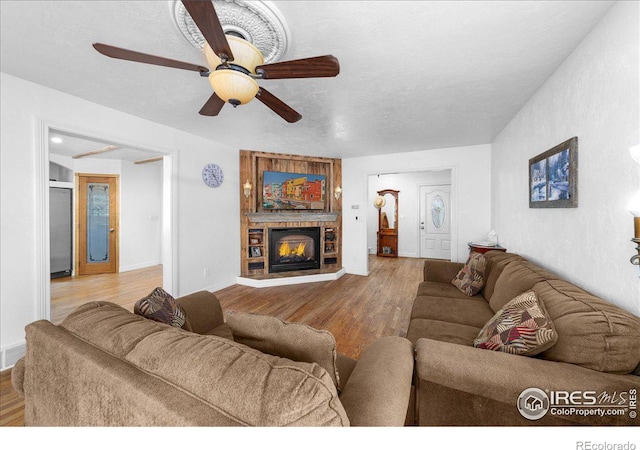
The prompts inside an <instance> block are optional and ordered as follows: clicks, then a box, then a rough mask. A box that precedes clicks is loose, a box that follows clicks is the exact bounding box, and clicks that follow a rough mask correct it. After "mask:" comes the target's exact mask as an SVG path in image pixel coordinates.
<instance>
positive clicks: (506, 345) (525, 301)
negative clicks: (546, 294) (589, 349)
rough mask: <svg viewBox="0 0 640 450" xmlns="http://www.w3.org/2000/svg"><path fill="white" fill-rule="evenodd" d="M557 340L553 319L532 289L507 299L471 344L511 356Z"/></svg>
mask: <svg viewBox="0 0 640 450" xmlns="http://www.w3.org/2000/svg"><path fill="white" fill-rule="evenodd" d="M557 340H558V335H557V334H556V331H555V329H554V328H553V322H552V321H551V320H550V319H549V317H548V316H547V314H546V312H545V310H544V306H543V305H542V303H541V302H540V301H538V298H537V297H536V294H535V293H534V292H533V291H528V292H525V293H524V294H521V295H519V296H517V297H516V298H514V299H513V300H511V301H510V302H508V303H507V304H506V305H504V307H503V308H502V309H500V310H499V311H498V312H497V313H496V315H495V316H493V317H492V318H491V320H489V322H487V324H486V325H485V326H484V327H483V328H482V331H480V333H479V334H478V337H477V338H476V339H475V340H474V341H473V346H474V347H477V348H483V349H486V350H496V351H501V352H505V353H512V354H515V355H525V356H531V355H537V354H538V353H540V352H543V351H545V350H546V349H548V348H550V347H551V346H552V345H553V344H555V343H556V341H557Z"/></svg>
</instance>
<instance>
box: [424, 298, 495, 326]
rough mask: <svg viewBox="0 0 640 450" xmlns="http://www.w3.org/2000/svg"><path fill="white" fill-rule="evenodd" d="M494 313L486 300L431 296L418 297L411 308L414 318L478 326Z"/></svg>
mask: <svg viewBox="0 0 640 450" xmlns="http://www.w3.org/2000/svg"><path fill="white" fill-rule="evenodd" d="M467 298H469V297H467ZM493 314H494V313H493V311H492V310H491V308H490V307H489V303H487V302H486V301H469V300H465V299H457V298H446V297H429V296H419V297H416V299H415V300H414V302H413V309H412V310H411V318H412V319H432V320H440V321H443V322H451V323H459V324H461V325H471V326H472V327H478V328H482V327H483V326H484V325H485V324H486V323H487V321H488V320H489V319H491V317H493Z"/></svg>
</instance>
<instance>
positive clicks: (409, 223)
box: [365, 170, 488, 258]
mask: <svg viewBox="0 0 640 450" xmlns="http://www.w3.org/2000/svg"><path fill="white" fill-rule="evenodd" d="M445 184H451V171H450V170H441V171H437V172H436V171H425V172H406V173H390V174H380V175H369V193H368V194H367V198H368V199H369V202H368V203H367V204H366V205H365V206H366V209H367V247H368V249H369V253H376V251H377V250H376V249H377V233H378V209H377V208H376V207H375V206H373V199H374V198H375V196H376V195H378V194H377V192H378V191H380V190H383V189H395V190H397V191H400V193H399V194H398V205H399V208H398V256H403V257H408V258H419V257H420V232H419V230H420V186H427V185H429V186H434V185H445ZM487 232H488V230H487Z"/></svg>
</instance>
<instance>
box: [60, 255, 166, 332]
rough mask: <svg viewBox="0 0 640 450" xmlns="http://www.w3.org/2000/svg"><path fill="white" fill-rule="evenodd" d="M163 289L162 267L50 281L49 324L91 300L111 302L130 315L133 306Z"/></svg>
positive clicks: (61, 319)
mask: <svg viewBox="0 0 640 450" xmlns="http://www.w3.org/2000/svg"><path fill="white" fill-rule="evenodd" d="M157 286H162V266H161V265H157V266H151V267H147V268H144V269H138V270H132V271H129V272H122V273H105V274H102V275H81V276H78V277H64V278H56V279H53V280H51V322H53V323H54V324H56V325H57V324H59V323H60V322H62V321H63V320H64V318H65V317H67V315H68V314H69V313H70V312H71V311H73V310H74V309H76V308H77V307H78V306H80V305H82V304H84V303H87V302H89V301H93V300H101V301H105V302H113V303H117V304H118V305H120V306H122V307H123V308H127V309H128V310H129V311H132V312H133V305H134V304H135V303H136V301H138V300H139V299H140V298H142V297H144V296H145V295H147V294H149V293H150V292H151V291H152V290H153V289H155V288H156V287H157Z"/></svg>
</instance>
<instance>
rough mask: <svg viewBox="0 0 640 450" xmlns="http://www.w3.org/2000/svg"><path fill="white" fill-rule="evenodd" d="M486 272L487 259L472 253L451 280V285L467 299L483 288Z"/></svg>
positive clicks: (479, 254)
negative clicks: (466, 296)
mask: <svg viewBox="0 0 640 450" xmlns="http://www.w3.org/2000/svg"><path fill="white" fill-rule="evenodd" d="M486 270H487V259H486V258H485V257H484V255H483V254H481V253H477V252H472V253H471V254H470V255H469V259H468V260H467V262H466V263H465V265H464V267H462V269H460V272H458V275H456V277H455V278H454V279H453V280H451V283H452V284H453V285H454V286H455V287H457V288H458V289H460V290H461V291H462V292H464V293H465V294H467V295H468V296H469V297H471V296H474V295H476V294H477V293H478V292H480V291H481V290H482V288H483V287H484V283H485V280H486V277H485V272H486Z"/></svg>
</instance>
